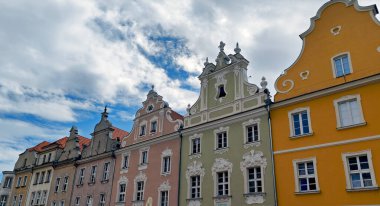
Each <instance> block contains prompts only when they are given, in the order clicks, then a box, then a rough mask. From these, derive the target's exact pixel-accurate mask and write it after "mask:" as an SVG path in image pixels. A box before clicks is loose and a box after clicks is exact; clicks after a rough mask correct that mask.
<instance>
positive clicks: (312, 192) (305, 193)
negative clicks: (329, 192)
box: [294, 190, 321, 195]
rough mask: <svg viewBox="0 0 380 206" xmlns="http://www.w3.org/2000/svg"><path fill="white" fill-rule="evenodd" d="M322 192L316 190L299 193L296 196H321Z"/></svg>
mask: <svg viewBox="0 0 380 206" xmlns="http://www.w3.org/2000/svg"><path fill="white" fill-rule="evenodd" d="M320 193H321V191H320V190H314V191H302V192H300V191H298V192H295V193H294V194H296V195H308V194H320Z"/></svg>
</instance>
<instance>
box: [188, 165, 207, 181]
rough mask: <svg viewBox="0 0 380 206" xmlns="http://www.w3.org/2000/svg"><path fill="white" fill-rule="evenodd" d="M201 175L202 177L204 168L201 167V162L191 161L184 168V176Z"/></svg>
mask: <svg viewBox="0 0 380 206" xmlns="http://www.w3.org/2000/svg"><path fill="white" fill-rule="evenodd" d="M197 175H199V176H201V177H203V176H204V175H205V169H204V168H202V163H201V162H197V161H193V163H192V164H190V165H189V166H187V170H186V178H187V179H189V178H190V177H191V176H197Z"/></svg>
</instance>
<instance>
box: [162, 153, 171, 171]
mask: <svg viewBox="0 0 380 206" xmlns="http://www.w3.org/2000/svg"><path fill="white" fill-rule="evenodd" d="M162 173H163V174H167V173H170V156H166V157H164V158H163V160H162Z"/></svg>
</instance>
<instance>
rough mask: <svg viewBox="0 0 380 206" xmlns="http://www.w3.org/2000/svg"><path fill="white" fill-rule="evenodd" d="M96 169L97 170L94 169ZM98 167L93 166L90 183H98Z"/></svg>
mask: <svg viewBox="0 0 380 206" xmlns="http://www.w3.org/2000/svg"><path fill="white" fill-rule="evenodd" d="M94 168H95V169H94ZM97 168H98V166H97V165H92V166H91V171H90V181H89V183H95V181H96V170H97Z"/></svg>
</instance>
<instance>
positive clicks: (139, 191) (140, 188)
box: [136, 181, 144, 201]
mask: <svg viewBox="0 0 380 206" xmlns="http://www.w3.org/2000/svg"><path fill="white" fill-rule="evenodd" d="M136 186H137V188H136V191H137V192H136V200H137V201H140V200H144V181H139V182H137V184H136Z"/></svg>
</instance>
